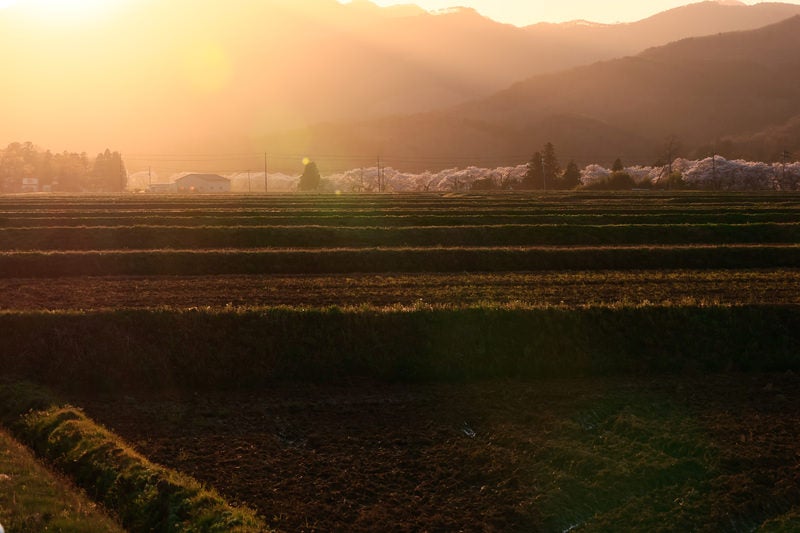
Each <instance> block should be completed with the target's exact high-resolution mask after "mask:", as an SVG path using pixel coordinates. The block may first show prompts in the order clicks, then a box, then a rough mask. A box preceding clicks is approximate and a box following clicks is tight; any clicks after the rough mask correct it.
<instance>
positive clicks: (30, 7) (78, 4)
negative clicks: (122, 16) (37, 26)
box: [0, 0, 128, 24]
mask: <svg viewBox="0 0 800 533" xmlns="http://www.w3.org/2000/svg"><path fill="white" fill-rule="evenodd" d="M127 1H128V0H0V7H11V6H14V7H20V8H23V9H24V11H25V12H26V13H27V14H28V15H29V16H33V17H36V18H41V19H46V20H47V21H48V22H50V23H52V24H61V23H74V22H85V21H91V20H93V19H96V18H97V17H99V16H102V15H105V14H106V13H108V12H110V11H113V9H114V8H116V7H119V6H120V5H121V4H123V3H126V2H127Z"/></svg>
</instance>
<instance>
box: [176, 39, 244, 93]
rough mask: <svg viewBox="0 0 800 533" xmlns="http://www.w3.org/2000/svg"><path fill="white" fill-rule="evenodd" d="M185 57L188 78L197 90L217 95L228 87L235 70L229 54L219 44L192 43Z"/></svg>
mask: <svg viewBox="0 0 800 533" xmlns="http://www.w3.org/2000/svg"><path fill="white" fill-rule="evenodd" d="M184 57H185V65H184V66H185V68H186V76H187V78H188V80H189V82H190V83H191V85H192V86H193V87H194V88H195V89H196V90H198V91H200V92H203V93H216V92H218V91H220V90H222V89H224V88H225V87H226V86H227V85H228V82H229V81H230V79H231V76H232V73H233V72H232V71H233V69H232V65H231V61H230V58H229V56H228V54H227V53H226V52H225V50H224V49H223V48H222V46H220V45H219V44H218V43H215V42H206V43H202V44H198V43H192V46H191V47H190V48H187V49H186V50H185V52H184Z"/></svg>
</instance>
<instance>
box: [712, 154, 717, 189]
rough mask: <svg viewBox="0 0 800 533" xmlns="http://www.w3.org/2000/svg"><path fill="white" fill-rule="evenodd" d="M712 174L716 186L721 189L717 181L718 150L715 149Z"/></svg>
mask: <svg viewBox="0 0 800 533" xmlns="http://www.w3.org/2000/svg"><path fill="white" fill-rule="evenodd" d="M711 176H712V179H713V183H714V188H715V189H719V183H718V182H717V151H716V150H714V154H713V155H712V156H711Z"/></svg>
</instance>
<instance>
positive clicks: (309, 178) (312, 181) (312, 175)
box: [297, 161, 322, 192]
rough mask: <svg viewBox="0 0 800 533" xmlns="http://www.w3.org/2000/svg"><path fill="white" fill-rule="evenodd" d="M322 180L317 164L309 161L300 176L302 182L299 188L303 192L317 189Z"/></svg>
mask: <svg viewBox="0 0 800 533" xmlns="http://www.w3.org/2000/svg"><path fill="white" fill-rule="evenodd" d="M321 180H322V177H321V176H320V174H319V168H317V164H316V163H315V162H313V161H309V162H308V163H306V167H305V168H304V169H303V175H302V176H300V183H299V184H298V185H297V189H298V190H299V191H303V192H308V191H316V190H317V189H318V188H319V183H320V181H321Z"/></svg>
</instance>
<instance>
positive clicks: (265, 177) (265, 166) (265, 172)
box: [264, 152, 269, 194]
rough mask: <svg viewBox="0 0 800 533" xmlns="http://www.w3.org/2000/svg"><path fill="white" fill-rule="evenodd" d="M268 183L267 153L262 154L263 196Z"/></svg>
mask: <svg viewBox="0 0 800 533" xmlns="http://www.w3.org/2000/svg"><path fill="white" fill-rule="evenodd" d="M268 185H269V183H268V182H267V153H266V152H264V194H266V193H267V191H268V190H269V188H268Z"/></svg>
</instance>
